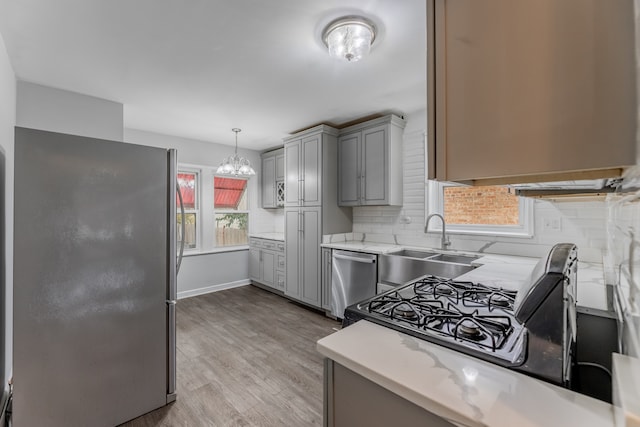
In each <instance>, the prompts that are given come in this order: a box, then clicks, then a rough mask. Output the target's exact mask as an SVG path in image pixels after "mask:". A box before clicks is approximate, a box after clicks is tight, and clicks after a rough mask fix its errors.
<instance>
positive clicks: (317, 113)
mask: <svg viewBox="0 0 640 427" xmlns="http://www.w3.org/2000/svg"><path fill="white" fill-rule="evenodd" d="M425 3H426V2H425V1H424V0H187V1H185V0H56V1H51V0H19V1H15V0H0V33H1V34H2V36H3V38H4V41H5V44H6V45H7V50H8V52H9V56H10V59H11V62H12V64H13V67H14V71H15V73H16V75H17V78H18V79H20V80H25V81H29V82H33V83H39V84H43V85H47V86H51V87H55V88H60V89H66V90H71V91H75V92H80V93H83V94H87V95H92V96H97V97H100V98H105V99H109V100H113V101H117V102H121V103H123V104H124V123H125V126H126V127H129V128H134V129H142V130H148V131H154V132H159V133H164V134H169V135H178V136H183V137H188V138H194V139H200V140H205V141H213V142H219V143H223V144H233V133H232V132H231V128H233V127H239V128H242V133H241V134H240V135H239V138H238V139H239V145H240V146H241V147H246V148H253V149H258V150H261V149H265V148H268V147H273V146H275V145H278V144H279V143H281V139H282V138H283V137H285V136H286V135H288V134H289V133H291V132H293V131H296V130H299V129H302V128H306V127H309V126H311V125H315V124H318V123H321V122H325V123H334V124H341V123H344V122H348V121H351V120H354V119H357V118H359V117H363V116H367V115H371V114H375V113H380V112H388V111H394V112H398V113H403V114H410V113H412V112H415V111H418V110H421V109H424V108H425V106H426V71H425V70H426V42H425V37H426V36H425V34H426V30H425V25H426V12H425ZM348 14H361V15H364V16H366V17H368V18H370V19H371V20H373V21H374V22H375V23H376V25H377V26H378V28H379V34H378V37H377V39H376V42H375V43H374V45H373V48H372V50H371V54H370V56H368V57H366V58H364V59H363V60H362V61H360V62H357V63H347V62H340V61H338V60H336V59H333V58H330V57H329V56H328V54H327V51H326V49H325V47H324V45H323V44H322V42H321V40H320V33H321V32H322V29H323V27H324V26H325V25H326V24H327V23H328V22H329V21H331V20H333V19H335V18H338V17H340V16H343V15H348Z"/></svg>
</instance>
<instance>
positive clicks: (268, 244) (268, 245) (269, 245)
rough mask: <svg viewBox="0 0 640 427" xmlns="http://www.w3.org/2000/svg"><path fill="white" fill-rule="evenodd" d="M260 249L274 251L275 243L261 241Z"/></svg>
mask: <svg viewBox="0 0 640 427" xmlns="http://www.w3.org/2000/svg"><path fill="white" fill-rule="evenodd" d="M262 247H263V248H265V249H272V250H273V249H275V248H276V242H274V241H273V240H263V241H262Z"/></svg>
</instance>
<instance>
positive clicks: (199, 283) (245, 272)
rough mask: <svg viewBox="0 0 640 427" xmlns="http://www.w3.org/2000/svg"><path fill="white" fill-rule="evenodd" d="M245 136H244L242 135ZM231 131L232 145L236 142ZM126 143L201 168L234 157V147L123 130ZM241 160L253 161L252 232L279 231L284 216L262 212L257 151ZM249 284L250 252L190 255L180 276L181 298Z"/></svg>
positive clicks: (250, 152) (251, 189)
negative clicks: (172, 151)
mask: <svg viewBox="0 0 640 427" xmlns="http://www.w3.org/2000/svg"><path fill="white" fill-rule="evenodd" d="M240 135H242V134H240ZM233 138H234V136H233V133H232V132H231V131H229V141H233V140H234V139H233ZM124 140H125V142H129V143H135V144H141V145H151V146H155V147H165V148H176V149H177V150H178V162H180V163H188V164H194V165H199V166H217V165H218V164H220V162H221V161H222V159H223V158H225V157H227V156H229V155H230V154H232V153H233V147H232V146H229V145H222V144H216V143H212V142H205V141H198V140H193V139H188V138H181V137H177V136H169V135H162V134H157V133H152V132H146V131H141V130H136V129H128V128H125V130H124ZM238 153H239V154H240V155H241V156H244V157H246V158H247V159H249V161H251V164H252V165H253V167H254V169H255V170H256V176H254V177H252V178H251V179H250V180H249V184H248V189H249V195H250V196H249V211H250V220H249V232H250V233H251V232H269V231H279V230H278V222H279V221H280V222H281V220H282V215H281V213H279V212H275V210H266V209H261V208H259V206H260V205H259V203H260V200H259V197H260V191H259V188H260V154H259V153H258V152H257V151H254V150H243V149H238ZM247 283H249V254H248V250H247V249H243V250H237V251H233V252H216V253H205V254H188V256H186V257H185V258H184V260H183V266H182V268H181V270H180V274H178V297H179V298H184V297H187V296H193V295H198V294H202V293H206V292H211V291H215V290H220V289H225V288H228V287H232V286H237V285H242V284H247Z"/></svg>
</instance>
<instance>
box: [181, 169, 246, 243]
mask: <svg viewBox="0 0 640 427" xmlns="http://www.w3.org/2000/svg"><path fill="white" fill-rule="evenodd" d="M215 171H216V168H215V167H210V166H198V165H187V164H180V165H178V174H177V175H178V186H179V188H180V190H181V191H182V198H183V201H184V208H185V213H184V218H183V216H182V214H181V213H180V207H179V205H178V204H176V206H177V207H178V212H177V215H176V219H177V223H178V224H177V225H178V242H180V241H181V239H182V236H181V224H182V222H183V221H184V225H185V231H184V237H185V250H191V251H212V250H215V248H217V247H228V246H239V245H247V244H249V237H248V233H249V197H250V194H249V190H248V188H249V181H248V180H247V179H244V178H236V177H227V176H215ZM176 203H177V202H176Z"/></svg>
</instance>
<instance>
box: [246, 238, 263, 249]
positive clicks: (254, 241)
mask: <svg viewBox="0 0 640 427" xmlns="http://www.w3.org/2000/svg"><path fill="white" fill-rule="evenodd" d="M249 246H253V247H256V248H261V247H262V240H260V239H256V238H254V237H252V238H250V239H249Z"/></svg>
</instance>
